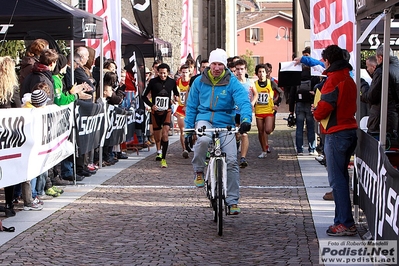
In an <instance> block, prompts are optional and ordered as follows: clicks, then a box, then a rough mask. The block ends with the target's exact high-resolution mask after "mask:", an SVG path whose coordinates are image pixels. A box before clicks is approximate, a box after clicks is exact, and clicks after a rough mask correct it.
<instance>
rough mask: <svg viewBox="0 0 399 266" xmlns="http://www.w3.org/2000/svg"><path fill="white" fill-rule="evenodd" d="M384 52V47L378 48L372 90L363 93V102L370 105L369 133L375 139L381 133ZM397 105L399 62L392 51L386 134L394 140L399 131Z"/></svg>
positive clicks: (398, 102)
mask: <svg viewBox="0 0 399 266" xmlns="http://www.w3.org/2000/svg"><path fill="white" fill-rule="evenodd" d="M383 50H384V46H383V45H381V46H380V47H378V48H377V51H376V57H377V63H378V65H377V67H376V68H375V71H374V73H373V76H372V78H373V79H372V81H371V85H370V89H369V90H368V91H362V100H363V101H366V102H367V103H369V104H370V110H369V119H368V122H367V128H368V130H367V132H368V133H369V134H371V135H373V136H375V137H378V136H379V132H380V112H381V91H382V62H383V60H384V58H383ZM397 104H399V60H398V58H397V57H396V56H393V51H392V50H390V56H389V83H388V105H387V108H388V110H387V125H386V127H387V130H386V132H387V134H389V135H390V136H391V137H393V138H396V137H397V130H398V109H397V108H396V107H395V105H397Z"/></svg>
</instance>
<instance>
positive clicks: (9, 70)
mask: <svg viewBox="0 0 399 266" xmlns="http://www.w3.org/2000/svg"><path fill="white" fill-rule="evenodd" d="M20 107H21V98H20V96H19V87H18V78H17V74H16V73H15V63H14V61H13V59H12V58H11V57H9V56H5V57H0V109H4V108H20ZM4 194H5V201H6V202H5V209H4V211H5V214H6V216H7V217H11V216H15V211H14V204H13V197H14V186H8V187H5V188H4Z"/></svg>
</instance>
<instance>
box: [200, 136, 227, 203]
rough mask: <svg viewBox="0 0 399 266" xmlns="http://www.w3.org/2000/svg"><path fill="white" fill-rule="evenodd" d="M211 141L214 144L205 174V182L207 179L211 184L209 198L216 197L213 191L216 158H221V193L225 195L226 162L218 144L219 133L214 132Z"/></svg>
mask: <svg viewBox="0 0 399 266" xmlns="http://www.w3.org/2000/svg"><path fill="white" fill-rule="evenodd" d="M212 142H213V144H214V147H213V151H211V154H210V155H211V156H210V158H209V162H208V170H207V171H206V175H205V182H207V181H208V180H209V181H210V184H211V189H210V191H211V195H208V196H210V197H211V198H210V200H212V199H216V195H215V191H216V160H221V161H222V166H223V180H222V182H223V192H224V193H223V195H224V196H226V195H227V162H226V154H225V153H224V152H222V150H221V146H220V138H219V133H217V132H216V133H215V134H214V137H213V138H212Z"/></svg>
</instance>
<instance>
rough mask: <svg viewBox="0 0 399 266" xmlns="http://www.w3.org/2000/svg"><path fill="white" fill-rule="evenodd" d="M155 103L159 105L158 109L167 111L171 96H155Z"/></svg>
mask: <svg viewBox="0 0 399 266" xmlns="http://www.w3.org/2000/svg"><path fill="white" fill-rule="evenodd" d="M155 105H156V106H158V109H157V111H165V110H168V109H169V97H162V96H157V97H155Z"/></svg>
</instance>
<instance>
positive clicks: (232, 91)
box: [184, 68, 252, 128]
mask: <svg viewBox="0 0 399 266" xmlns="http://www.w3.org/2000/svg"><path fill="white" fill-rule="evenodd" d="M208 70H209V68H206V69H205V70H204V71H203V73H202V74H201V76H199V77H197V78H196V79H195V80H194V82H193V84H192V86H191V87H190V92H189V95H188V99H187V102H186V117H185V119H184V123H185V128H194V127H195V123H196V122H197V121H200V120H201V121H209V122H210V123H212V125H213V126H214V127H226V126H229V125H230V126H233V127H234V126H235V120H234V118H235V105H237V106H238V107H239V108H240V114H241V123H242V122H248V123H251V122H252V105H251V102H250V101H249V97H248V92H247V90H246V89H245V88H244V86H242V85H241V83H240V82H239V81H238V79H237V78H236V77H235V76H234V75H232V74H231V72H230V71H228V70H227V69H226V71H225V76H224V77H223V78H222V79H221V80H220V81H219V82H218V83H217V84H216V85H213V84H212V82H211V80H210V79H209V77H208Z"/></svg>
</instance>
